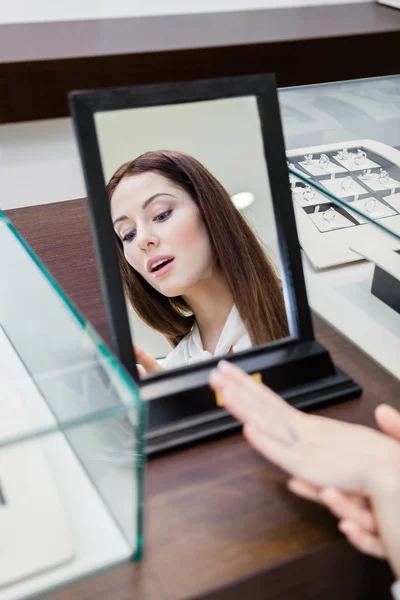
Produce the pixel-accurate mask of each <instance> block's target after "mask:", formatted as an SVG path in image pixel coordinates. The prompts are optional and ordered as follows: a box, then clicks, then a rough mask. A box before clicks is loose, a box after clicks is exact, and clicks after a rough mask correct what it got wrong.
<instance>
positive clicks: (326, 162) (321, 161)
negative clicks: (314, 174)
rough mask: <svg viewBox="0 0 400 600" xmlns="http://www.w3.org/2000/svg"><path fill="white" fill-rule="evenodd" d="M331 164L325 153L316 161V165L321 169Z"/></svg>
mask: <svg viewBox="0 0 400 600" xmlns="http://www.w3.org/2000/svg"><path fill="white" fill-rule="evenodd" d="M330 164H331V161H330V159H329V156H327V155H326V154H321V156H320V159H319V161H318V165H319V166H320V167H321V169H327V168H328V167H329V166H330Z"/></svg>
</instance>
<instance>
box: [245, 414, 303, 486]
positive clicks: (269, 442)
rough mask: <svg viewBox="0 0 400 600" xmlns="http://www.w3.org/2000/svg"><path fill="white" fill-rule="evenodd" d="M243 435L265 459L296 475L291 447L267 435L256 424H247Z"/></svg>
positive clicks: (293, 453)
mask: <svg viewBox="0 0 400 600" xmlns="http://www.w3.org/2000/svg"><path fill="white" fill-rule="evenodd" d="M243 434H244V436H245V438H246V439H247V441H248V442H249V444H250V445H251V446H252V447H253V448H254V449H255V450H257V451H258V452H260V453H261V454H262V455H263V456H265V458H267V459H268V460H270V461H271V462H272V463H274V464H275V465H277V466H278V467H281V469H283V470H284V471H286V472H288V473H291V474H294V475H296V473H294V472H293V468H294V459H295V452H294V451H293V450H292V449H290V446H287V445H286V444H284V443H282V442H280V441H279V440H276V439H274V438H272V437H270V436H268V435H266V433H265V431H264V430H263V429H261V428H260V427H259V426H258V425H257V424H256V423H246V424H245V425H244V428H243Z"/></svg>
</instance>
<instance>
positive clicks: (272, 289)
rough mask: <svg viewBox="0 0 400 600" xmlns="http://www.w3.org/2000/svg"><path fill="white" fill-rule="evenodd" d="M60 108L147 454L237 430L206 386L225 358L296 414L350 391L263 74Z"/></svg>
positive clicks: (77, 101)
mask: <svg viewBox="0 0 400 600" xmlns="http://www.w3.org/2000/svg"><path fill="white" fill-rule="evenodd" d="M69 102H70V108H71V114H72V117H73V121H74V126H75V130H76V135H77V140H78V144H79V150H80V154H81V159H82V165H83V171H84V175H85V181H86V187H87V192H88V200H89V209H90V218H91V222H92V229H93V235H94V241H95V247H96V254H97V259H98V264H99V271H100V279H101V283H102V290H103V295H104V300H105V304H106V309H107V314H108V323H109V327H110V333H111V340H112V346H113V349H114V352H115V353H116V355H117V356H118V358H119V359H120V360H121V362H122V364H123V365H124V366H125V368H126V369H127V371H128V372H129V373H130V374H131V376H132V377H133V378H134V379H135V381H137V382H138V384H139V385H140V393H141V397H142V398H143V399H144V400H150V401H151V402H149V403H148V404H147V406H148V418H147V432H146V436H145V437H146V452H147V454H148V455H154V454H157V453H159V452H164V451H165V450H169V449H171V448H175V447H177V446H182V445H185V444H188V443H193V442H195V441H196V440H199V439H203V438H205V437H210V436H215V435H222V434H223V433H225V432H228V431H235V430H237V429H238V428H240V424H239V423H238V422H237V421H236V420H235V419H233V418H232V417H231V416H230V415H229V414H228V413H227V412H226V411H225V410H224V409H223V407H221V406H220V404H219V403H218V398H216V396H215V395H214V393H213V392H212V390H211V389H210V387H209V385H208V379H209V374H210V370H211V369H212V368H213V367H214V366H215V365H216V364H217V362H218V360H219V359H220V358H221V357H225V358H226V359H227V360H230V361H232V362H235V363H236V364H237V365H238V366H240V367H242V368H243V369H244V370H246V371H247V372H248V373H252V374H254V375H255V376H256V377H257V378H258V379H261V380H262V381H263V382H265V383H266V384H267V385H269V386H270V387H272V389H274V390H276V391H277V392H279V393H280V394H281V395H282V396H283V397H284V398H286V399H287V400H288V401H289V402H290V403H291V404H293V405H294V406H298V407H299V408H310V407H311V406H314V405H321V404H326V403H329V402H332V401H334V400H336V399H341V400H342V399H345V398H351V397H354V396H356V395H358V394H359V393H360V388H359V386H358V385H357V384H356V383H354V382H353V381H352V380H351V379H350V378H349V377H348V376H347V375H346V374H345V373H343V371H341V370H340V369H338V368H336V366H335V365H334V364H333V362H332V360H331V357H330V355H329V353H328V352H327V351H326V349H325V348H323V347H322V346H321V345H320V344H319V343H318V342H317V341H316V340H315V339H314V331H313V326H312V320H311V313H310V309H309V306H308V302H307V295H306V289H305V283H304V276H303V269H302V262H301V254H300V247H299V242H298V237H297V230H296V223H295V217H294V211H293V203H292V198H291V192H290V185H289V176H288V169H287V164H286V156H285V148H284V143H283V134H282V126H281V120H280V113H279V105H278V98H277V91H276V84H275V79H274V76H273V75H268V74H261V75H243V76H238V77H229V78H218V79H209V80H196V81H186V82H175V83H162V84H154V85H139V86H131V87H125V88H113V89H103V90H93V91H76V92H71V93H70V96H69ZM133 344H135V351H134V349H133V348H134V347H133Z"/></svg>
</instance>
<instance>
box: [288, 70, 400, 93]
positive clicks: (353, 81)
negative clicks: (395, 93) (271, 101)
mask: <svg viewBox="0 0 400 600" xmlns="http://www.w3.org/2000/svg"><path fill="white" fill-rule="evenodd" d="M399 77H400V75H399V74H397V75H382V76H379V75H378V76H375V77H361V78H359V79H343V80H341V81H323V82H321V83H306V84H304V85H289V86H287V87H280V88H278V92H280V91H282V92H288V91H290V90H299V89H300V90H304V89H305V88H322V87H332V86H335V85H346V84H347V85H349V84H352V85H354V84H357V83H365V82H371V83H372V82H373V81H384V80H388V79H398V78H399Z"/></svg>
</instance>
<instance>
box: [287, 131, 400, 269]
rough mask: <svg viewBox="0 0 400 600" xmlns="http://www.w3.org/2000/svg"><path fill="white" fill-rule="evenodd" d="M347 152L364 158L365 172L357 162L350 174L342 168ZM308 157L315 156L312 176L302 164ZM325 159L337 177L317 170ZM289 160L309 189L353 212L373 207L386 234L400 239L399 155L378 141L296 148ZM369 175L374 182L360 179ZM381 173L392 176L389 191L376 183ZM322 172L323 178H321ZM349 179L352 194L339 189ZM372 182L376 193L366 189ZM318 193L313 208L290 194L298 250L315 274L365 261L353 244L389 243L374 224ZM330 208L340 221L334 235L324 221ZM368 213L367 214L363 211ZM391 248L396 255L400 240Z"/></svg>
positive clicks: (311, 202)
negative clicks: (342, 155) (340, 155)
mask: <svg viewBox="0 0 400 600" xmlns="http://www.w3.org/2000/svg"><path fill="white" fill-rule="evenodd" d="M344 149H347V150H348V152H349V154H352V153H353V154H354V153H356V152H357V150H360V151H362V152H365V153H366V160H365V161H364V163H366V164H365V166H363V164H360V165H356V164H355V162H354V160H351V161H349V162H350V163H351V164H350V165H349V166H350V169H349V168H346V167H345V164H346V161H343V162H339V161H338V160H337V155H338V152H340V151H343V150H344ZM308 154H312V155H313V162H314V165H313V168H312V169H311V170H312V171H314V173H311V172H310V171H308V170H307V169H306V167H305V165H304V164H301V163H304V162H305V155H308ZM322 154H325V155H326V156H327V157H328V158H329V160H330V162H331V165H333V168H334V169H335V170H336V172H334V173H331V172H326V173H324V172H322V170H321V169H318V168H317V164H316V163H317V162H318V160H319V158H320V156H321V155H322ZM287 159H288V163H289V164H290V167H291V168H292V169H295V170H296V171H297V172H298V173H301V175H302V176H303V177H306V178H307V179H308V180H309V182H310V185H311V187H312V184H313V183H314V182H315V183H317V184H319V185H320V186H323V187H324V188H326V189H327V191H329V192H331V193H333V194H334V195H335V196H338V195H339V198H341V200H342V201H343V200H344V201H345V202H346V203H348V205H349V207H350V206H351V205H352V203H355V204H354V206H356V207H357V208H358V209H359V210H361V212H363V210H362V207H363V205H365V203H366V202H369V203H370V205H371V203H372V205H374V203H375V204H376V205H377V206H378V207H380V209H381V210H380V211H379V213H378V216H377V217H374V215H373V214H372V215H371V216H372V218H374V220H376V221H378V222H379V221H382V222H384V223H385V226H386V227H387V228H388V229H390V230H391V231H393V232H395V234H398V235H399V237H400V152H399V150H396V149H395V148H392V147H390V146H388V145H386V144H383V143H381V142H377V141H375V140H352V141H348V142H340V143H335V144H326V145H320V146H314V147H307V148H297V149H294V150H291V151H289V152H287ZM374 165H376V166H374ZM339 169H340V172H339ZM365 169H371V175H372V178H371V179H370V180H366V179H363V178H362V177H361V178H360V175H362V174H363V171H364V170H365ZM381 169H383V170H384V171H386V172H387V173H388V176H389V181H390V183H391V187H387V188H385V187H384V186H383V185H379V184H378V183H377V182H378V181H379V173H380V170H381ZM318 171H321V172H319V173H318ZM316 172H317V173H316ZM349 176H351V177H352V179H353V186H354V193H352V190H351V189H348V190H343V188H342V187H341V180H343V178H345V177H349ZM290 179H291V181H292V182H293V181H295V180H296V178H295V176H294V175H290ZM299 181H300V183H297V185H298V186H299V188H300V189H303V190H304V189H305V187H306V184H305V183H304V182H303V181H302V180H299ZM371 182H372V185H373V186H374V187H375V188H378V189H373V187H370V186H369V185H368V183H371ZM314 191H315V196H314V198H313V199H312V200H310V201H309V202H307V201H305V200H304V197H303V196H302V194H301V193H296V194H295V193H292V196H293V204H294V210H295V215H296V223H297V228H298V234H299V239H300V244H301V246H302V248H303V250H304V251H305V253H306V254H307V256H308V258H309V260H310V262H311V263H312V265H313V266H314V268H316V269H322V268H326V267H332V266H336V265H341V264H345V263H351V262H355V261H359V260H362V259H361V257H360V256H359V255H358V254H357V253H355V252H353V251H352V250H351V247H352V245H354V244H357V243H365V242H366V241H367V240H369V241H371V242H373V243H376V242H378V243H379V240H380V239H383V238H384V239H385V243H386V244H387V243H388V240H387V238H388V235H387V234H385V233H384V232H382V231H380V230H379V228H378V227H376V226H375V225H374V224H371V223H369V222H368V221H367V220H364V219H363V218H362V217H360V216H358V215H356V213H354V212H352V211H350V210H346V207H345V206H342V205H339V204H338V203H335V202H334V201H332V200H331V199H330V198H329V197H327V196H323V195H322V194H321V193H320V192H319V191H318V190H314ZM330 208H334V210H335V212H336V213H337V215H338V217H339V218H338V219H337V220H336V221H335V227H334V228H332V229H331V228H330V227H329V224H328V222H327V221H324V220H323V216H322V215H323V213H324V212H325V211H327V210H329V209H330ZM318 213H319V214H318ZM364 213H365V214H367V213H366V212H365V211H364ZM385 213H386V214H385ZM325 223H326V226H325ZM390 244H391V247H392V249H393V250H397V249H400V239H399V240H396V238H395V236H393V237H392V239H391V240H390Z"/></svg>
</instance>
